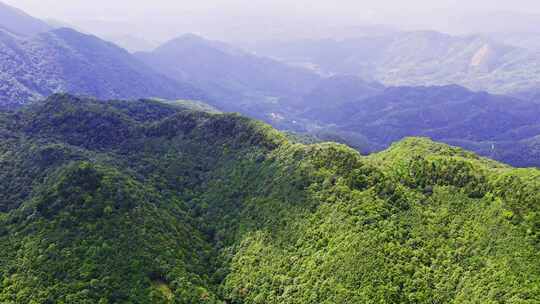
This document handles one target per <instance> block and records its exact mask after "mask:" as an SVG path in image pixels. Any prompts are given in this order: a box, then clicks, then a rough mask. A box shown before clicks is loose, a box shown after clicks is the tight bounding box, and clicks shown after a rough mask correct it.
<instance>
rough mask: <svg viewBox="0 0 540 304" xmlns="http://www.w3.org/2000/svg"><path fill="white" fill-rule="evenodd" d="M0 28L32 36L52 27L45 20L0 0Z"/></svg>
mask: <svg viewBox="0 0 540 304" xmlns="http://www.w3.org/2000/svg"><path fill="white" fill-rule="evenodd" d="M0 29H4V30H7V31H10V32H13V33H16V34H18V35H24V36H32V35H35V34H38V33H42V32H46V31H49V30H51V29H52V28H51V27H50V26H49V25H48V24H47V23H46V22H44V21H42V20H39V19H37V18H34V17H32V16H30V15H28V14H26V13H25V12H23V11H21V10H19V9H17V8H14V7H11V6H9V5H7V4H4V3H2V2H0Z"/></svg>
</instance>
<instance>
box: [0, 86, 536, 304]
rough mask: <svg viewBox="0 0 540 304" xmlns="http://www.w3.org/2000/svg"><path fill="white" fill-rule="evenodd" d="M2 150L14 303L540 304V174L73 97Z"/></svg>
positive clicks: (441, 151) (4, 296) (1, 293)
mask: <svg viewBox="0 0 540 304" xmlns="http://www.w3.org/2000/svg"><path fill="white" fill-rule="evenodd" d="M0 113H1V112H0ZM0 142H1V144H0V163H1V165H2V168H3V169H4V170H2V171H1V172H0V209H1V210H2V213H0V247H1V248H0V302H2V303H32V302H36V303H47V302H50V303H62V302H63V303H512V302H513V303H537V302H538V301H539V300H540V264H538V263H537V261H538V260H539V258H540V255H539V252H540V250H539V247H538V246H539V244H540V243H539V242H540V238H539V235H540V234H539V232H540V230H539V227H540V221H539V218H538V214H539V212H540V211H539V208H540V205H539V202H540V197H538V193H540V191H539V190H540V189H539V188H538V187H539V185H540V183H539V181H540V172H539V171H537V170H533V169H529V170H525V169H519V170H518V169H512V168H510V167H507V166H503V165H500V164H498V163H496V162H493V161H490V160H487V159H482V158H479V157H477V156H476V155H474V154H472V153H469V152H466V151H464V150H461V149H459V148H453V147H449V146H446V145H442V144H437V143H434V142H431V141H429V140H427V139H420V138H411V139H407V140H405V141H402V142H400V143H398V144H395V145H393V146H392V147H391V148H390V149H389V150H387V151H384V152H381V153H379V154H375V155H372V156H370V157H362V156H360V155H359V154H358V153H357V152H355V151H353V150H352V149H349V148H347V147H345V146H342V145H337V144H332V143H323V144H315V145H302V144H295V143H292V142H289V141H288V140H287V139H286V138H285V137H284V136H283V135H282V134H280V133H279V132H277V131H275V130H273V129H271V128H270V127H268V126H266V125H264V124H261V123H258V122H255V121H252V120H250V119H247V118H243V117H241V116H238V115H232V114H210V113H206V112H197V111H193V110H186V109H185V108H184V107H181V106H180V107H179V106H176V105H168V104H164V103H161V102H159V101H155V100H138V101H131V102H125V101H108V102H102V101H97V100H92V99H81V98H75V97H71V96H69V95H54V96H52V97H50V98H49V99H48V100H46V101H44V102H38V103H35V104H33V105H30V106H27V107H25V108H24V109H23V110H20V111H18V112H16V113H2V114H0Z"/></svg>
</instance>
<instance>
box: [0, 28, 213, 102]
mask: <svg viewBox="0 0 540 304" xmlns="http://www.w3.org/2000/svg"><path fill="white" fill-rule="evenodd" d="M0 64H1V66H2V70H1V71H0V106H4V107H16V106H19V105H20V104H23V103H26V102H29V101H33V100H38V99H42V98H46V97H47V96H49V95H50V94H53V93H72V94H78V95H87V96H94V97H97V98H105V99H106V98H142V97H160V98H168V99H181V98H184V99H205V98H206V95H205V94H204V93H203V92H202V91H200V90H199V89H197V88H195V87H194V86H192V85H190V84H186V83H181V82H177V81H173V80H171V79H169V78H167V77H165V76H162V75H160V74H159V73H157V72H155V71H153V70H152V69H151V68H150V67H148V66H146V65H145V64H143V63H141V62H140V61H138V60H137V59H136V58H134V57H133V56H132V55H131V54H129V53H128V52H127V51H125V50H123V49H121V48H119V47H117V46H115V45H114V44H112V43H109V42H106V41H103V40H101V39H99V38H97V37H95V36H91V35H86V34H82V33H79V32H77V31H75V30H72V29H68V28H61V29H57V30H53V31H49V32H44V33H40V34H37V35H34V36H31V37H20V36H18V35H16V34H13V33H11V32H8V31H5V30H0Z"/></svg>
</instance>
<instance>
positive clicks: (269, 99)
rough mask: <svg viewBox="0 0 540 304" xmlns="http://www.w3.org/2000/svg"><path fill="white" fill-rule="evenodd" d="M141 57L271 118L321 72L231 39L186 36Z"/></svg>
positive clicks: (232, 107) (230, 105)
mask: <svg viewBox="0 0 540 304" xmlns="http://www.w3.org/2000/svg"><path fill="white" fill-rule="evenodd" d="M136 56H137V57H138V58H139V59H140V60H141V61H143V62H145V63H146V64H148V65H149V66H152V67H154V68H155V69H157V70H158V71H160V72H161V73H162V74H164V75H167V76H168V77H170V78H173V79H175V80H178V81H183V82H189V83H193V84H195V85H196V86H197V87H200V88H202V89H203V90H204V91H205V92H206V93H208V94H209V95H210V96H211V97H212V99H213V100H216V101H219V102H217V103H216V105H217V106H218V107H219V108H222V109H224V110H227V111H236V112H242V113H247V114H250V115H252V116H255V117H257V118H260V119H264V118H268V117H269V115H270V113H271V112H272V111H275V109H283V108H284V107H287V106H288V105H290V104H294V103H296V102H298V101H299V100H300V99H301V97H302V95H303V94H306V93H307V92H309V91H310V90H311V89H312V88H313V87H314V86H315V85H316V84H317V83H318V82H319V81H320V77H319V76H318V75H317V74H315V73H312V72H310V71H308V70H305V69H301V68H295V67H290V66H288V65H285V64H283V63H280V62H277V61H275V60H271V59H268V58H264V57H259V56H255V55H253V54H250V53H247V52H244V51H241V50H239V49H236V48H234V47H232V46H229V45H227V44H224V43H221V42H216V41H210V40H206V39H204V38H201V37H199V36H195V35H184V36H181V37H179V38H177V39H174V40H172V41H169V42H167V43H165V44H164V45H162V46H160V47H158V48H157V49H155V50H154V51H152V52H147V53H143V52H141V53H137V54H136Z"/></svg>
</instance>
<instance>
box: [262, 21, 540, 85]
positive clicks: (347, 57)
mask: <svg viewBox="0 0 540 304" xmlns="http://www.w3.org/2000/svg"><path fill="white" fill-rule="evenodd" d="M256 50H257V51H258V53H260V54H262V55H265V56H271V57H273V58H277V59H279V60H281V61H284V62H288V63H290V64H293V65H299V64H301V65H304V66H313V67H314V69H316V70H317V71H319V72H320V73H322V74H329V75H333V74H352V75H357V76H360V77H362V78H364V79H367V80H371V81H378V82H381V83H383V84H385V85H387V86H422V85H450V84H458V85H461V86H465V87H467V88H469V89H473V90H478V91H483V90H485V91H488V92H491V93H498V94H510V93H515V92H519V91H523V90H528V89H531V88H535V87H538V83H539V82H540V78H539V76H538V75H540V73H539V72H540V53H539V52H538V51H535V50H528V49H524V48H520V47H515V46H511V45H505V44H502V43H500V42H498V41H497V40H492V39H490V38H487V37H486V36H485V35H469V36H451V35H447V34H443V33H438V32H433V31H417V32H397V33H390V34H387V35H374V36H364V37H359V38H352V39H341V40H337V39H324V40H305V41H292V42H289V43H287V42H277V43H275V44H274V45H271V44H270V45H269V44H266V45H265V46H264V47H261V49H256Z"/></svg>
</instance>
